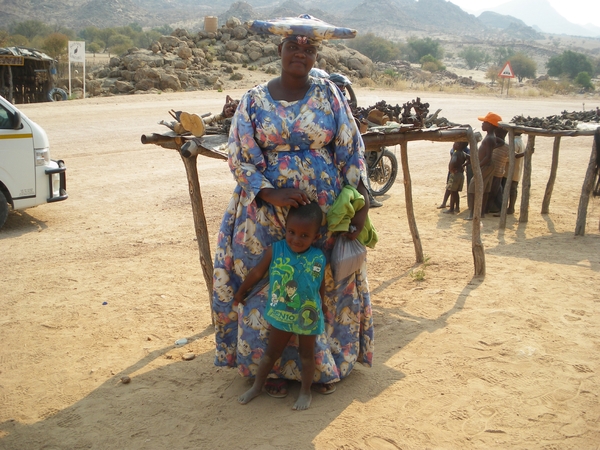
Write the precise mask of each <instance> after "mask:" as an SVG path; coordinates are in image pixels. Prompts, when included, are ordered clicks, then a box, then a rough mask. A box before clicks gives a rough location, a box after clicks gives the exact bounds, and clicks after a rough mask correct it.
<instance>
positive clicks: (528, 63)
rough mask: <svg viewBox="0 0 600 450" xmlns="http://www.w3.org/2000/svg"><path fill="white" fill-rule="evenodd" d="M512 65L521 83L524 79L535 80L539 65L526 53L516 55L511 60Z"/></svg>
mask: <svg viewBox="0 0 600 450" xmlns="http://www.w3.org/2000/svg"><path fill="white" fill-rule="evenodd" d="M510 65H511V67H512V69H513V71H514V73H515V75H516V77H517V78H518V79H519V83H520V82H521V81H523V78H535V74H536V71H537V63H536V62H535V61H534V60H533V59H531V58H530V57H529V56H527V55H525V54H524V53H521V52H519V53H515V54H514V55H513V56H512V57H511V58H510Z"/></svg>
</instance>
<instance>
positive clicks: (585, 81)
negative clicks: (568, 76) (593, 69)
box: [575, 72, 595, 91]
mask: <svg viewBox="0 0 600 450" xmlns="http://www.w3.org/2000/svg"><path fill="white" fill-rule="evenodd" d="M575 84H576V85H577V86H581V87H582V88H584V89H585V90H586V91H593V90H595V88H594V85H593V84H592V77H591V76H590V74H589V73H587V72H579V73H578V74H577V76H576V77H575Z"/></svg>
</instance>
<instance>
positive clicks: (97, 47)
mask: <svg viewBox="0 0 600 450" xmlns="http://www.w3.org/2000/svg"><path fill="white" fill-rule="evenodd" d="M86 46H87V50H88V51H89V52H91V53H93V54H94V55H95V54H96V53H98V52H99V51H100V50H102V49H103V48H104V46H100V44H99V43H98V42H92V43H91V44H87V45H86Z"/></svg>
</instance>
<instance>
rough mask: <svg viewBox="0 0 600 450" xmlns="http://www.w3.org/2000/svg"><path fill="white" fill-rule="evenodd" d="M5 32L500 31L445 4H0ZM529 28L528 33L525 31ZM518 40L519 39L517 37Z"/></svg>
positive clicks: (92, 0) (32, 0)
mask: <svg viewBox="0 0 600 450" xmlns="http://www.w3.org/2000/svg"><path fill="white" fill-rule="evenodd" d="M0 9H1V11H2V14H0V27H3V28H6V27H8V26H10V24H11V23H14V22H20V21H25V20H32V19H33V20H40V21H43V22H45V23H48V24H54V25H57V26H66V27H69V28H73V29H76V30H79V29H82V28H85V27H87V26H96V27H99V28H105V27H114V26H124V25H128V24H130V23H133V22H135V23H138V24H139V25H141V26H144V27H154V26H162V25H165V24H169V25H171V26H173V27H185V28H186V29H188V30H190V31H198V30H201V29H202V28H203V24H204V17H205V16H209V15H210V16H217V17H219V19H220V23H221V24H222V23H225V21H226V20H227V19H228V18H229V17H232V16H234V17H237V18H239V19H241V20H242V21H245V20H251V19H257V18H271V17H281V16H286V15H298V14H300V13H309V14H312V15H314V16H316V17H319V18H321V19H323V20H326V21H329V22H331V23H335V24H343V25H344V26H349V27H354V28H356V29H357V30H358V31H359V32H360V33H365V32H374V33H377V34H380V35H387V36H390V37H393V36H398V35H403V34H416V35H419V34H436V35H459V36H476V37H478V38H485V37H489V36H490V35H494V34H497V33H498V27H497V26H489V25H488V24H486V23H485V22H484V21H481V20H479V19H478V18H476V17H475V16H473V15H471V14H468V13H466V12H464V11H463V10H462V9H460V8H459V7H458V6H456V5H454V4H453V3H450V2H447V1H445V0H419V1H416V0H330V1H327V2H325V1H323V0H319V1H317V0H313V1H310V0H308V1H304V2H302V3H299V2H296V1H294V0H288V1H279V2H274V1H269V0H249V1H247V2H244V1H232V0H220V1H218V2H215V1H214V0H0ZM525 28H526V27H525ZM517 37H518V36H517Z"/></svg>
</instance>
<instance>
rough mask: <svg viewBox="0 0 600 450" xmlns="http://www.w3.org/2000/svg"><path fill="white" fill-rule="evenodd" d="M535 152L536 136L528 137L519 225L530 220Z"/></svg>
mask: <svg viewBox="0 0 600 450" xmlns="http://www.w3.org/2000/svg"><path fill="white" fill-rule="evenodd" d="M534 150H535V134H528V135H527V147H525V156H524V157H523V158H524V159H525V161H523V186H522V187H521V189H522V191H521V209H520V211H519V223H527V221H528V220H529V196H530V195H531V167H532V162H533V161H532V157H533V151H534Z"/></svg>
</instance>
